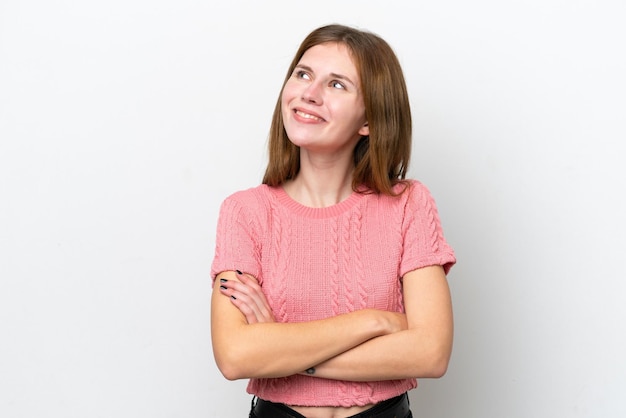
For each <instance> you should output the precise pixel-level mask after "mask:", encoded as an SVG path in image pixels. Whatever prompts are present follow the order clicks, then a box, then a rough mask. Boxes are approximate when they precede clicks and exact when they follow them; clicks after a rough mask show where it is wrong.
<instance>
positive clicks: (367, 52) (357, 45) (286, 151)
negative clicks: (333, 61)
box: [263, 25, 412, 195]
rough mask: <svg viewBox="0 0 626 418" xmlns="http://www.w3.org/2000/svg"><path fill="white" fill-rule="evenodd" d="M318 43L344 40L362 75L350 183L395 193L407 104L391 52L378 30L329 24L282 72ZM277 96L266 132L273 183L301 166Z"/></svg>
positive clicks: (407, 127) (401, 170)
mask: <svg viewBox="0 0 626 418" xmlns="http://www.w3.org/2000/svg"><path fill="white" fill-rule="evenodd" d="M323 43H340V44H343V45H346V46H347V47H348V49H349V50H350V51H351V53H352V59H353V60H354V64H355V67H356V70H357V72H358V74H359V78H360V80H361V91H362V94H363V101H364V103H365V118H366V119H367V122H368V126H369V136H364V137H361V139H360V140H359V142H358V143H357V145H356V147H355V149H354V165H355V169H354V173H353V177H352V189H353V190H361V191H363V190H362V189H361V186H365V187H366V188H367V190H366V191H365V192H374V193H383V194H387V195H395V194H396V193H394V191H393V186H394V185H396V184H398V183H401V182H403V180H404V178H405V176H406V172H407V170H408V165H409V159H410V156H411V132H412V124H411V109H410V103H409V98H408V94H407V89H406V84H405V81H404V75H403V73H402V68H401V67H400V63H399V61H398V58H397V57H396V55H395V53H394V52H393V50H392V49H391V47H390V46H389V44H387V42H385V41H384V40H383V39H382V38H380V37H379V36H377V35H375V34H373V33H371V32H365V31H362V30H358V29H354V28H350V27H347V26H343V25H328V26H323V27H320V28H318V29H316V30H314V31H313V32H311V33H310V34H309V35H308V36H307V37H306V38H305V39H304V41H302V44H301V45H300V48H299V49H298V52H297V53H296V55H295V57H294V58H293V61H292V62H291V65H290V66H289V70H288V71H287V76H286V77H285V81H284V83H283V88H284V86H285V83H286V82H287V80H288V79H289V77H291V74H292V72H293V70H294V68H295V67H296V65H297V64H298V62H299V61H300V59H301V58H302V56H303V55H304V53H305V52H306V51H307V50H308V49H309V48H311V47H313V46H315V45H319V44H323ZM281 96H282V89H281V92H280V95H279V97H278V101H277V103H276V107H275V108H274V116H273V118H272V125H271V127H270V133H269V162H268V165H267V169H266V171H265V175H264V177H263V183H264V184H267V185H270V186H278V185H280V184H281V183H283V182H285V181H287V180H290V179H293V178H295V177H296V175H297V174H298V172H299V171H300V149H299V147H297V146H296V145H294V144H293V143H292V142H291V141H289V138H288V137H287V132H286V131H285V127H284V123H283V117H282V112H281Z"/></svg>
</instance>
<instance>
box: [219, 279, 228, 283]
mask: <svg viewBox="0 0 626 418" xmlns="http://www.w3.org/2000/svg"><path fill="white" fill-rule="evenodd" d="M227 281H228V280H226V279H220V282H222V283H226V282H227Z"/></svg>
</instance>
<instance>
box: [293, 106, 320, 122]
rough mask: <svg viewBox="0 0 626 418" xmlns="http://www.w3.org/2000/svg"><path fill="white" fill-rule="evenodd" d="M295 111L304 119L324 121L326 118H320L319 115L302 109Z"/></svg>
mask: <svg viewBox="0 0 626 418" xmlns="http://www.w3.org/2000/svg"><path fill="white" fill-rule="evenodd" d="M293 112H294V113H295V114H296V115H298V116H299V117H301V118H302V119H308V120H311V121H317V122H324V119H322V118H320V117H319V116H317V115H313V114H311V113H307V112H304V111H302V110H298V109H294V111H293Z"/></svg>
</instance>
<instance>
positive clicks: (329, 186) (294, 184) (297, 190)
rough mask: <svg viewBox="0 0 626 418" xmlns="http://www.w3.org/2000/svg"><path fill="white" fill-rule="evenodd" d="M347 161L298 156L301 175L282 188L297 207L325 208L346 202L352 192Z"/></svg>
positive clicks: (350, 170) (349, 168)
mask: <svg viewBox="0 0 626 418" xmlns="http://www.w3.org/2000/svg"><path fill="white" fill-rule="evenodd" d="M351 158H352V156H350V159H346V158H343V159H342V160H338V159H337V158H335V157H332V156H331V157H330V158H324V159H321V158H311V156H310V155H308V154H307V153H304V152H303V153H301V155H300V172H299V173H298V175H297V176H296V178H295V179H293V180H291V181H289V182H287V183H285V184H284V189H285V192H286V193H287V194H288V195H289V196H290V197H291V198H292V199H294V200H295V201H297V202H298V203H300V204H302V205H304V206H309V207H315V208H324V207H328V206H332V205H336V204H337V203H339V202H341V201H343V200H345V199H346V198H348V197H349V196H350V195H351V194H352V192H353V190H352V172H353V170H354V166H353V164H352V161H351Z"/></svg>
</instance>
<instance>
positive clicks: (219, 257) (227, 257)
mask: <svg viewBox="0 0 626 418" xmlns="http://www.w3.org/2000/svg"><path fill="white" fill-rule="evenodd" d="M242 197H244V196H242V195H241V194H239V195H238V194H235V195H233V196H230V197H228V198H227V199H226V200H224V202H223V203H222V205H221V207H220V213H219V218H218V222H217V235H216V239H215V256H214V258H213V264H212V266H211V277H212V279H213V280H215V278H216V276H217V275H218V274H220V273H221V272H223V271H227V270H230V271H232V270H240V271H244V272H246V273H249V274H251V275H253V276H255V277H257V278H259V276H260V273H261V256H260V253H261V243H260V242H259V237H260V236H262V234H261V233H260V222H259V220H258V213H259V211H258V204H257V203H255V202H254V201H250V199H245V198H242Z"/></svg>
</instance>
